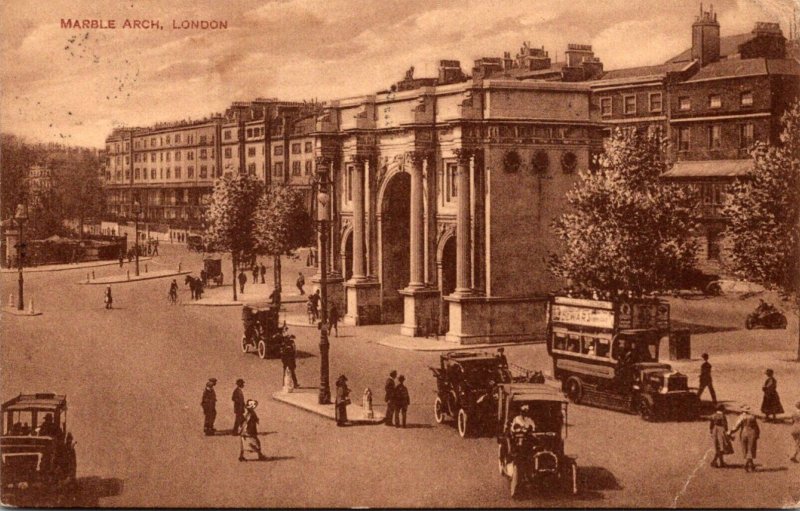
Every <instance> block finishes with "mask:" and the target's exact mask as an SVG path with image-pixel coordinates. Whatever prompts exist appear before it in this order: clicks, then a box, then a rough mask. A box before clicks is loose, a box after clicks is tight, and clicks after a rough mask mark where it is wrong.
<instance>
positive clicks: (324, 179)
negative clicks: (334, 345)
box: [316, 160, 331, 405]
mask: <svg viewBox="0 0 800 511" xmlns="http://www.w3.org/2000/svg"><path fill="white" fill-rule="evenodd" d="M316 185H317V223H318V229H319V243H320V265H319V275H320V277H319V290H320V302H321V303H320V308H321V309H322V310H321V311H320V329H319V354H320V368H319V379H320V381H319V404H321V405H326V404H330V402H331V386H330V382H329V373H330V368H329V365H328V352H329V350H330V343H329V342H328V282H327V280H328V229H329V228H330V209H329V203H330V194H329V192H328V187H329V186H330V181H329V180H328V162H327V161H324V160H323V161H322V162H320V163H319V164H318V165H317V183H316Z"/></svg>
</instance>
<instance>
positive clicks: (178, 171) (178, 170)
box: [175, 167, 181, 179]
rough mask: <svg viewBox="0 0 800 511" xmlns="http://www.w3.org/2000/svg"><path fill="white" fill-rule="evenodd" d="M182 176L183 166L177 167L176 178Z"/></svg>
mask: <svg viewBox="0 0 800 511" xmlns="http://www.w3.org/2000/svg"><path fill="white" fill-rule="evenodd" d="M180 178H181V168H180V167H175V179H180Z"/></svg>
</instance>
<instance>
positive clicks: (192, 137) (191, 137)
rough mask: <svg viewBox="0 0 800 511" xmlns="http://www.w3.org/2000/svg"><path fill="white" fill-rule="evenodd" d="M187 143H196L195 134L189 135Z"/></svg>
mask: <svg viewBox="0 0 800 511" xmlns="http://www.w3.org/2000/svg"><path fill="white" fill-rule="evenodd" d="M186 143H187V144H194V135H188V137H187V140H186Z"/></svg>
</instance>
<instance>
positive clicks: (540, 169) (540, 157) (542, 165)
mask: <svg viewBox="0 0 800 511" xmlns="http://www.w3.org/2000/svg"><path fill="white" fill-rule="evenodd" d="M548 167H550V157H549V156H548V155H547V153H546V152H545V151H542V150H541V149H540V150H539V151H536V152H535V153H533V159H532V160H531V169H532V170H533V173H534V174H546V173H547V169H548Z"/></svg>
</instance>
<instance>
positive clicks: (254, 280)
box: [253, 263, 258, 284]
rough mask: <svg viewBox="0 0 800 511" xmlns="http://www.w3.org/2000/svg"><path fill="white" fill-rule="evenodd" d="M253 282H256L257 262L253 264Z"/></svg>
mask: <svg viewBox="0 0 800 511" xmlns="http://www.w3.org/2000/svg"><path fill="white" fill-rule="evenodd" d="M253 284H258V263H255V264H253Z"/></svg>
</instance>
